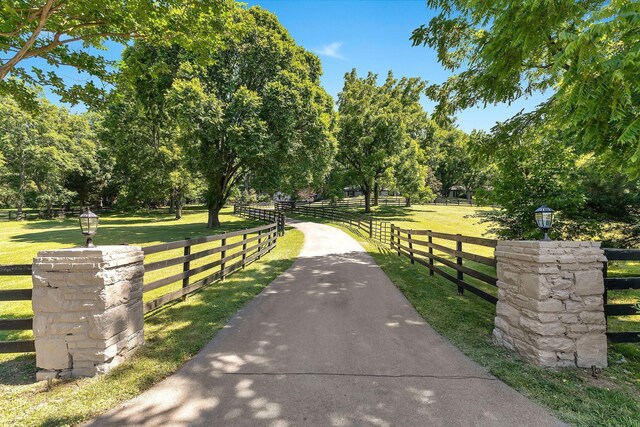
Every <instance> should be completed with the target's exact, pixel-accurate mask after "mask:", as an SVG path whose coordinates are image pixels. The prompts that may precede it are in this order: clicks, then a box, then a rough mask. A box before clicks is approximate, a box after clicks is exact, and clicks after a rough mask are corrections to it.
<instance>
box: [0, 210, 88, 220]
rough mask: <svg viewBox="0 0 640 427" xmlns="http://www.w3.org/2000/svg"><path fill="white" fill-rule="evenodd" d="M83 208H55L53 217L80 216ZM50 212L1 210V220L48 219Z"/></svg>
mask: <svg viewBox="0 0 640 427" xmlns="http://www.w3.org/2000/svg"><path fill="white" fill-rule="evenodd" d="M82 212H83V211H82V209H79V208H73V209H54V210H53V212H52V215H53V217H56V218H60V217H67V216H79V215H80V214H81V213H82ZM48 218H50V216H49V213H48V212H47V211H44V210H37V209H25V210H23V211H22V213H21V214H18V211H15V210H14V211H4V212H0V221H1V220H6V221H16V220H32V219H48Z"/></svg>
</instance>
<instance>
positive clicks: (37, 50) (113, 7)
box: [0, 0, 232, 108]
mask: <svg viewBox="0 0 640 427" xmlns="http://www.w3.org/2000/svg"><path fill="white" fill-rule="evenodd" d="M231 4H232V2H231V1H230V0H197V1H190V2H183V1H178V0H166V1H162V2H156V1H148V0H134V1H126V2H122V1H117V0H83V1H64V0H45V1H42V2H35V1H33V0H15V1H10V2H3V5H2V8H0V52H2V53H3V55H2V56H3V57H4V58H3V59H2V60H1V61H0V95H12V96H14V98H15V99H16V100H17V101H19V102H21V105H23V106H29V107H31V108H35V107H37V102H36V98H35V97H34V96H33V93H32V90H31V89H30V87H31V86H33V85H35V86H38V85H49V86H51V87H52V89H53V90H54V92H55V93H57V94H58V95H60V96H61V97H62V99H63V100H64V101H67V102H71V103H76V102H78V101H84V102H87V103H94V102H95V101H96V99H97V98H99V97H100V96H102V95H104V89H103V88H102V87H100V85H97V84H96V83H95V82H94V80H89V81H88V82H87V83H86V84H84V85H78V84H75V85H72V86H71V87H67V86H66V85H65V83H64V81H63V79H62V78H61V77H60V75H59V74H58V73H57V72H56V71H44V70H43V69H42V68H41V67H40V66H39V65H35V66H33V67H26V66H24V65H23V61H25V60H28V59H30V58H40V59H43V60H44V61H46V62H47V64H49V65H52V66H55V67H60V66H63V67H65V66H68V67H73V68H75V69H77V70H79V71H82V72H86V73H88V74H89V75H90V76H93V77H96V78H98V79H101V80H103V81H107V82H109V81H111V78H112V75H113V73H112V68H113V66H114V65H115V64H114V63H112V62H110V61H108V60H106V59H105V58H104V57H103V56H102V55H100V54H98V53H96V51H100V50H104V49H105V46H104V42H105V41H107V40H109V41H113V42H116V43H121V44H126V43H128V42H130V40H132V39H134V38H135V39H139V38H145V39H147V40H150V41H152V42H156V43H164V44H167V43H169V41H171V42H174V43H176V42H178V43H180V44H182V45H185V46H187V45H188V46H195V47H196V48H195V49H194V50H196V51H197V50H199V49H200V47H201V42H202V39H203V38H204V37H206V38H207V40H208V41H209V42H212V41H213V39H214V37H215V34H216V33H217V30H218V29H219V28H220V27H221V26H222V24H223V23H224V20H225V13H224V12H225V11H226V10H227V9H228V8H229V7H230V5H231ZM30 65H33V64H30ZM9 76H10V77H9Z"/></svg>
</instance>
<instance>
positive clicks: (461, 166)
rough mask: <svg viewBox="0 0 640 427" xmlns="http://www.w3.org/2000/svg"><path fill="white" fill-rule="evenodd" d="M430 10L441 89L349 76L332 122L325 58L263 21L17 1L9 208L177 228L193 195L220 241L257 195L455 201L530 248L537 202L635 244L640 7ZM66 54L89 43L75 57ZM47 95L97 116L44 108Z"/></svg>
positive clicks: (253, 14)
mask: <svg viewBox="0 0 640 427" xmlns="http://www.w3.org/2000/svg"><path fill="white" fill-rule="evenodd" d="M427 3H428V5H429V6H430V7H432V8H434V9H436V10H437V11H438V14H437V15H436V16H435V17H434V18H433V19H432V20H431V21H430V22H429V23H428V24H426V25H424V26H422V27H420V28H418V29H416V30H415V31H414V34H413V36H412V41H413V43H414V45H416V46H418V45H425V46H429V47H431V48H433V49H435V50H436V52H437V53H438V58H439V61H440V62H441V64H442V65H443V66H445V67H446V68H448V69H450V70H451V71H452V72H453V75H452V77H451V78H449V79H448V80H447V81H445V82H444V83H443V84H440V85H433V84H430V83H429V82H427V81H424V80H422V79H419V78H409V77H400V78H396V77H395V76H394V75H393V74H392V73H391V72H389V74H388V75H387V76H386V78H385V79H383V78H380V76H377V75H375V74H373V73H368V74H362V73H361V74H360V75H359V74H358V72H357V71H356V70H353V71H352V72H350V73H347V74H346V75H345V82H344V87H343V90H342V91H341V92H340V94H339V96H338V99H337V100H336V101H337V108H336V107H335V106H334V100H332V99H331V97H330V96H329V95H328V94H327V93H326V92H325V91H324V89H323V88H322V87H321V85H320V76H321V74H322V68H321V64H320V61H319V59H318V58H317V57H316V56H315V55H314V54H312V53H310V52H307V51H306V50H304V49H303V48H302V47H300V46H298V45H296V44H295V42H294V40H293V39H292V38H291V37H290V35H289V34H288V33H287V31H286V29H284V28H283V27H282V25H281V24H280V23H279V22H278V20H277V18H276V17H275V16H274V15H273V14H271V13H269V12H266V11H265V10H262V9H260V8H258V7H251V8H247V7H243V6H238V5H237V4H235V3H234V2H233V1H223V0H219V1H217V0H202V1H197V2H189V3H188V4H183V2H178V1H175V2H174V1H166V2H162V3H149V4H147V3H145V2H140V3H138V2H133V3H125V4H121V3H118V6H117V7H115V6H114V7H115V8H114V9H113V10H112V11H111V12H113V16H111V12H110V14H109V15H108V16H105V14H104V13H102V12H101V7H103V6H101V5H100V4H98V3H96V4H94V5H91V4H89V3H86V2H82V5H80V4H78V5H76V4H74V5H69V4H67V3H66V2H60V1H57V0H48V1H46V2H45V3H44V4H38V5H37V7H36V6H34V5H33V4H31V2H30V1H27V0H25V1H24V2H15V3H14V4H12V6H11V7H7V8H5V9H4V10H3V11H0V17H1V18H4V20H3V21H2V22H3V24H1V25H0V50H2V51H3V52H5V53H6V54H7V55H5V56H7V59H3V62H2V63H1V66H0V72H1V73H0V96H1V98H0V100H1V102H0V109H2V111H1V112H0V113H1V115H0V130H1V132H2V135H0V137H1V139H0V149H1V151H0V152H1V153H2V159H1V161H2V168H1V169H0V172H1V173H0V203H1V204H2V205H3V206H12V207H18V208H21V207H22V206H32V207H39V208H44V209H47V210H49V211H51V210H52V208H53V206H58V205H62V204H68V203H74V204H99V203H112V204H115V206H117V207H121V208H135V207H141V206H142V207H144V206H146V207H156V206H161V205H165V204H167V203H168V204H169V205H170V207H171V209H172V211H175V212H176V216H177V217H180V215H181V210H182V207H183V206H184V204H185V202H186V201H187V200H194V199H198V200H202V201H204V202H205V203H206V205H207V207H208V209H209V220H208V225H209V226H210V227H215V226H217V225H219V220H218V212H219V210H220V209H221V207H222V206H223V205H224V203H226V202H227V201H229V200H230V199H233V198H236V197H240V198H242V197H244V198H246V197H247V195H249V194H254V193H258V194H274V193H276V192H279V193H283V194H287V195H289V196H291V197H292V199H294V200H295V199H296V198H299V197H301V195H307V196H308V195H310V194H314V193H321V194H322V195H323V196H325V197H342V195H343V189H344V187H356V188H359V189H361V191H362V192H363V193H364V195H365V200H366V210H370V208H371V205H375V204H376V200H377V196H378V194H379V192H380V190H381V189H383V188H384V189H388V190H392V191H399V192H400V193H402V195H403V196H404V197H406V200H407V204H411V203H420V202H424V201H429V200H432V199H433V198H434V197H435V196H436V195H438V194H439V195H442V196H447V195H448V193H449V190H450V189H451V188H452V187H454V186H457V187H458V188H462V189H463V190H465V192H466V193H467V194H468V195H469V196H471V194H472V193H475V195H474V197H475V198H476V199H477V200H480V201H482V202H484V203H487V204H497V205H499V206H501V209H497V210H494V211H488V212H484V213H482V214H481V215H482V216H483V218H484V219H485V220H489V221H491V223H492V225H493V227H494V231H495V232H496V233H498V235H500V236H501V237H509V238H514V237H515V238H522V237H527V238H528V237H534V236H535V235H536V234H535V233H536V229H535V225H534V223H533V220H532V211H533V210H534V209H535V208H536V207H537V206H538V205H540V204H543V203H546V204H548V205H549V206H551V207H553V208H554V209H556V210H557V211H558V213H559V226H558V228H556V229H555V232H556V235H557V236H559V237H578V236H581V237H585V236H587V237H590V236H599V237H605V238H611V239H618V240H619V241H625V242H626V243H629V242H633V241H635V240H634V239H637V238H638V236H639V235H640V228H639V227H638V225H637V224H638V222H640V221H639V220H638V217H639V215H640V214H639V212H638V207H639V206H640V203H639V202H640V200H639V198H640V195H639V190H640V188H639V187H640V184H639V183H638V178H639V177H640V168H639V167H638V159H639V158H640V154H638V153H640V143H639V137H640V117H639V111H640V108H639V105H640V86H639V85H640V83H639V82H640V76H639V75H638V74H639V68H638V67H637V64H636V62H637V61H635V59H634V58H637V57H638V53H639V50H638V49H640V48H639V46H640V43H638V42H639V41H640V40H638V38H639V37H640V36H639V34H640V32H639V31H638V28H639V22H640V18H639V17H640V6H639V5H638V3H637V2H632V1H625V0H618V1H606V2H605V1H591V0H589V1H586V0H585V1H575V0H566V1H560V2H553V4H551V3H549V2H520V1H513V0H503V1H496V2H485V3H482V4H479V3H478V2H475V1H471V0H429V1H428V2H427ZM101 4H102V3H101ZM159 34H162V35H163V36H159ZM74 40H75V41H78V40H80V41H83V42H84V43H85V44H84V45H83V46H82V47H81V48H79V49H78V48H76V49H72V46H74V45H73V42H74ZM105 40H115V41H119V42H125V41H128V42H129V45H128V47H127V48H126V49H125V50H124V52H123V55H122V61H121V63H120V64H117V66H115V65H116V64H112V63H110V62H109V61H107V60H105V59H104V58H103V57H101V56H100V55H99V54H95V53H94V52H95V50H88V49H87V48H88V47H98V46H101V45H102V43H104V41H105ZM30 57H40V58H43V59H45V60H46V61H48V62H49V63H50V64H54V65H56V64H60V65H64V64H67V65H71V66H73V67H76V68H77V69H79V70H83V71H86V72H88V73H89V74H91V75H92V76H95V77H97V78H99V79H100V80H101V81H103V82H105V83H108V84H110V85H111V86H112V87H113V90H110V91H106V90H104V86H103V87H102V88H98V86H96V85H95V84H94V81H93V80H90V81H89V82H88V83H87V84H85V85H84V86H82V87H80V86H77V85H73V86H71V87H68V86H66V85H65V83H64V81H63V80H62V79H60V78H59V77H58V76H57V75H56V74H55V73H54V72H51V71H47V72H45V71H43V70H42V69H39V68H38V67H37V66H36V67H34V68H29V67H26V66H23V65H22V64H23V63H24V61H25V60H28V59H29V58H30ZM634 61H635V62H634ZM42 85H49V86H50V87H53V90H54V91H55V92H56V93H57V94H59V95H61V96H62V99H63V100H65V101H69V102H72V103H73V102H77V101H80V100H82V101H83V102H85V103H86V104H87V105H88V106H90V112H89V113H86V114H82V115H74V114H71V113H69V112H68V111H66V110H65V109H63V108H60V107H56V106H54V105H51V104H50V103H48V102H46V101H44V100H42V99H41V98H39V96H38V91H37V88H38V87H39V86H42ZM540 91H547V93H551V96H550V97H549V99H548V100H547V101H546V102H544V103H543V104H541V105H540V106H539V107H538V108H536V109H534V110H533V111H531V112H528V113H520V114H517V115H515V116H514V117H513V118H511V119H510V120H507V121H506V122H504V123H500V124H498V125H496V126H495V127H494V128H493V129H492V131H491V132H489V133H485V132H472V133H471V134H465V133H464V132H462V131H461V130H459V129H458V128H457V127H456V125H455V114H456V113H457V112H458V111H460V110H463V109H465V108H469V107H472V106H475V105H479V104H492V103H498V102H511V101H513V100H516V99H519V98H521V97H523V96H527V95H529V94H531V93H534V92H540ZM425 96H428V97H430V98H431V99H433V100H435V101H436V102H437V107H436V109H435V111H434V112H433V113H432V114H429V113H428V112H426V111H424V109H423V107H422V104H421V100H422V98H424V97H425Z"/></svg>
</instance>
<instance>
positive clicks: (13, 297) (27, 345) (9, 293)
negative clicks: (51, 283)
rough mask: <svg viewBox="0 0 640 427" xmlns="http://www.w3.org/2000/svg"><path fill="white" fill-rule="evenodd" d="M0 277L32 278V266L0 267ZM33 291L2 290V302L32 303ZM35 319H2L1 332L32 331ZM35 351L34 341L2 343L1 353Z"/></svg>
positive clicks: (0, 342) (0, 293) (0, 298)
mask: <svg viewBox="0 0 640 427" xmlns="http://www.w3.org/2000/svg"><path fill="white" fill-rule="evenodd" d="M0 276H31V264H20V265H0ZM31 294H32V292H31V289H6V290H0V301H31ZM32 329H33V317H30V318H27V319H4V318H0V331H30V330H32ZM33 351H35V344H34V341H33V340H17V341H0V353H28V352H33Z"/></svg>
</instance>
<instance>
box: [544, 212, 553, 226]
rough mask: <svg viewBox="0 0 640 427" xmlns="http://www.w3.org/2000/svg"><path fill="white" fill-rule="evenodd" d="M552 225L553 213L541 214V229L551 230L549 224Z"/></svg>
mask: <svg viewBox="0 0 640 427" xmlns="http://www.w3.org/2000/svg"><path fill="white" fill-rule="evenodd" d="M552 223H553V213H551V212H543V213H542V227H543V228H551V224H552Z"/></svg>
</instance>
